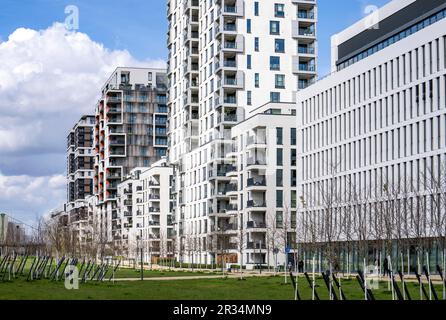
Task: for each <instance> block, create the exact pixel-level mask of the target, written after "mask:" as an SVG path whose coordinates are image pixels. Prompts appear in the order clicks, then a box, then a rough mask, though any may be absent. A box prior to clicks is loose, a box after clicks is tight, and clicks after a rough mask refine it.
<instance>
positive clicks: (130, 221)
mask: <svg viewBox="0 0 446 320" xmlns="http://www.w3.org/2000/svg"><path fill="white" fill-rule="evenodd" d="M143 170H147V168H135V169H133V170H132V171H130V174H129V175H128V176H127V178H125V180H124V181H122V182H121V183H120V184H119V185H118V196H117V199H118V201H117V210H116V213H114V215H113V216H112V219H113V221H116V225H115V226H114V229H113V240H114V241H113V242H114V244H115V248H117V249H118V248H119V249H120V250H121V251H122V252H121V254H122V255H124V256H127V257H133V258H135V257H137V249H138V247H137V245H138V243H137V232H136V224H135V217H136V215H137V205H138V204H141V203H142V198H141V197H140V194H141V192H142V187H141V181H140V180H139V178H140V175H141V172H142V171H143Z"/></svg>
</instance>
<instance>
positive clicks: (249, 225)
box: [246, 221, 266, 229]
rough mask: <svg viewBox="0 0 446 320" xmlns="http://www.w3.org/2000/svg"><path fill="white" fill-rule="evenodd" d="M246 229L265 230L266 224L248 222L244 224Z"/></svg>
mask: <svg viewBox="0 0 446 320" xmlns="http://www.w3.org/2000/svg"><path fill="white" fill-rule="evenodd" d="M246 227H247V228H248V229H265V228H266V223H265V222H257V221H248V222H247V224H246Z"/></svg>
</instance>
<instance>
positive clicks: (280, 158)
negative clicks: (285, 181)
mask: <svg viewBox="0 0 446 320" xmlns="http://www.w3.org/2000/svg"><path fill="white" fill-rule="evenodd" d="M276 162H277V165H278V166H283V149H277V159H276Z"/></svg>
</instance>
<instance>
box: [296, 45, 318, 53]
mask: <svg viewBox="0 0 446 320" xmlns="http://www.w3.org/2000/svg"><path fill="white" fill-rule="evenodd" d="M298 52H299V53H300V54H315V50H314V48H313V47H307V46H299V49H298Z"/></svg>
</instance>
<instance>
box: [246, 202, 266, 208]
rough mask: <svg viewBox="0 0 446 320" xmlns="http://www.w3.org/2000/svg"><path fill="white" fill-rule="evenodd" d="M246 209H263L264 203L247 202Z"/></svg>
mask: <svg viewBox="0 0 446 320" xmlns="http://www.w3.org/2000/svg"><path fill="white" fill-rule="evenodd" d="M246 207H247V208H265V207H266V203H265V202H264V201H263V202H255V201H254V200H248V202H247V203H246Z"/></svg>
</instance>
